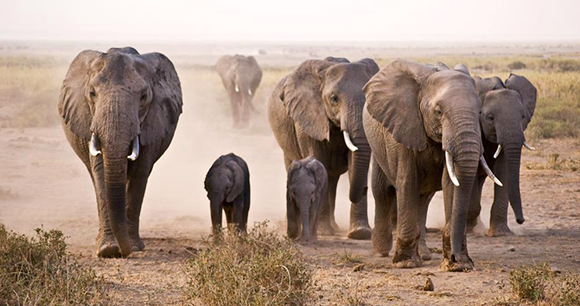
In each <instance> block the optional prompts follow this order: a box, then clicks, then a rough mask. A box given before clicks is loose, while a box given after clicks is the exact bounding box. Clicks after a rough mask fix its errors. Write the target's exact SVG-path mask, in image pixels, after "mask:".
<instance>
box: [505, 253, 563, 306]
mask: <svg viewBox="0 0 580 306" xmlns="http://www.w3.org/2000/svg"><path fill="white" fill-rule="evenodd" d="M551 278H552V270H551V269H550V266H549V265H548V263H542V264H537V265H532V266H520V267H519V268H517V269H514V270H512V271H511V272H510V276H509V282H510V284H511V285H512V291H513V292H514V293H515V295H516V296H517V297H518V299H520V300H528V301H530V302H532V303H537V302H538V301H541V300H544V299H545V297H546V288H547V287H548V285H549V282H550V281H551Z"/></svg>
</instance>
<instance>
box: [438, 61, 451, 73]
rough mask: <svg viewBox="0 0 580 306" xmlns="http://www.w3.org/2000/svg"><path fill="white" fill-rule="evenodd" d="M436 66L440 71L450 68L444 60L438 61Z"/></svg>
mask: <svg viewBox="0 0 580 306" xmlns="http://www.w3.org/2000/svg"><path fill="white" fill-rule="evenodd" d="M436 67H437V69H439V71H443V70H450V69H449V67H447V65H445V63H444V62H437V65H436Z"/></svg>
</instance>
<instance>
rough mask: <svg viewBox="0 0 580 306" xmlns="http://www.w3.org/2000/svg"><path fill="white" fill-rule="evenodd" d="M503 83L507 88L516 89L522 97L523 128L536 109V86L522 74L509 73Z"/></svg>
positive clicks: (526, 125)
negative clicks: (523, 110)
mask: <svg viewBox="0 0 580 306" xmlns="http://www.w3.org/2000/svg"><path fill="white" fill-rule="evenodd" d="M505 85H506V87H507V88H508V89H512V90H515V91H517V92H518V93H519V94H520V96H521V97H522V102H523V103H524V106H525V116H526V120H525V121H524V130H525V129H526V128H527V127H528V124H529V123H530V121H531V120H532V116H533V115H534V110H535V109H536V99H537V95H538V91H537V90H536V87H534V85H532V83H531V82H530V81H528V79H526V78H525V77H523V76H519V75H515V74H510V76H509V77H508V78H507V80H505Z"/></svg>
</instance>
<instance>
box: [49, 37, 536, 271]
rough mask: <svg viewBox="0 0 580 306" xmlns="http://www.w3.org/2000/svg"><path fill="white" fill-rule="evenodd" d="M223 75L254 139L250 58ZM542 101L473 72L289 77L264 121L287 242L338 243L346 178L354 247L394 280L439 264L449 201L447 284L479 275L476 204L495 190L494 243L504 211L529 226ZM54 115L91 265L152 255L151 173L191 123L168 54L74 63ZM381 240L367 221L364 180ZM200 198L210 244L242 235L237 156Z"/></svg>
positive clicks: (242, 170)
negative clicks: (213, 236)
mask: <svg viewBox="0 0 580 306" xmlns="http://www.w3.org/2000/svg"><path fill="white" fill-rule="evenodd" d="M216 71H217V72H218V74H219V76H220V77H221V79H222V82H223V85H224V87H225V89H226V91H227V92H228V95H229V98H230V101H231V105H232V115H233V125H234V127H246V126H248V125H249V118H250V112H251V111H252V110H254V106H253V104H252V99H253V96H254V94H255V92H256V90H257V88H258V86H259V83H260V81H261V78H262V70H261V69H260V67H259V66H258V63H257V61H256V60H255V58H253V57H251V56H248V57H245V56H241V55H235V56H224V57H222V58H220V59H219V61H218V62H217V64H216ZM535 104H536V88H535V87H534V86H533V85H532V84H531V83H530V82H529V81H528V80H527V79H526V78H525V77H522V76H518V75H514V74H512V75H510V76H509V77H508V78H507V79H506V80H505V81H502V80H501V79H499V78H498V77H492V78H485V79H482V78H480V77H472V76H471V75H470V73H469V71H468V69H467V67H465V66H464V65H461V64H459V65H457V66H456V67H454V69H450V68H448V67H447V66H445V64H443V63H438V64H437V65H426V64H420V63H416V62H412V61H407V60H402V59H398V60H394V61H392V62H391V63H389V64H388V65H386V66H385V67H383V68H382V69H380V68H379V66H378V65H377V63H376V62H375V61H374V60H372V59H368V58H366V59H362V60H360V61H357V62H350V61H349V60H347V59H345V58H335V57H327V58H326V59H323V60H307V61H305V62H303V63H302V64H300V65H299V66H298V67H297V68H296V69H294V70H293V71H292V72H291V73H289V74H288V75H286V76H285V77H283V78H282V79H281V80H280V81H279V82H278V83H277V84H276V86H275V87H274V89H273V90H272V92H271V93H270V96H269V98H268V105H267V116H268V119H269V122H270V126H271V128H272V131H273V134H274V136H275V138H276V141H277V142H278V144H279V146H280V148H281V149H282V151H283V155H284V164H285V167H286V170H287V175H288V176H287V178H288V181H287V219H288V236H289V238H299V237H300V241H301V242H305V243H312V242H314V241H316V237H317V235H318V234H323V235H333V234H336V233H337V231H338V230H339V228H338V225H337V224H336V221H335V219H334V210H335V202H336V190H337V183H338V179H339V177H340V176H341V175H342V174H344V173H345V172H348V177H349V183H350V190H349V196H348V197H349V200H350V202H351V206H350V225H349V229H348V232H347V236H348V237H349V238H351V239H371V240H372V245H373V248H374V250H375V252H377V253H378V254H380V255H381V256H388V255H389V253H390V251H391V248H392V244H393V229H396V237H397V240H396V243H395V249H394V253H393V256H392V263H393V266H395V267H400V268H412V267H418V266H420V265H421V263H422V261H424V260H430V259H431V253H430V251H429V248H428V247H427V245H426V243H425V222H426V216H427V209H428V205H429V202H430V201H431V199H432V198H433V195H434V194H435V192H437V191H439V190H442V191H443V199H444V204H445V205H444V206H445V227H444V229H443V256H444V258H443V262H442V263H441V268H442V269H443V270H447V271H463V270H469V269H472V268H473V261H472V260H471V258H470V257H469V253H468V249H467V242H466V233H467V231H468V230H469V229H470V228H472V227H473V226H475V224H476V223H477V220H478V217H479V213H480V211H481V205H480V201H481V193H482V187H483V183H484V181H485V179H486V177H487V176H489V177H490V178H492V180H493V181H494V183H495V186H494V188H495V189H494V200H493V206H492V212H491V220H490V228H489V232H488V235H490V236H499V235H506V234H510V233H511V231H510V229H509V227H508V225H507V213H508V203H509V204H511V207H512V209H513V211H514V214H515V217H516V221H517V222H518V223H520V224H521V223H523V222H524V217H523V212H522V203H521V202H522V201H521V195H520V190H519V168H520V159H521V150H522V146H523V147H526V148H528V149H531V150H533V148H532V147H531V146H530V145H529V144H527V142H526V140H525V136H524V130H525V129H526V127H527V125H528V124H529V122H530V120H531V118H532V116H533V113H534V108H535ZM58 111H59V114H60V117H61V119H62V125H63V128H64V131H65V135H66V137H67V140H68V141H69V143H70V144H71V146H72V148H73V150H74V151H75V153H76V154H77V155H78V157H79V158H80V159H81V160H82V161H83V163H84V164H85V166H86V167H87V169H88V171H89V174H90V176H91V179H92V180H93V184H94V187H95V193H96V198H97V204H98V211H99V221H100V222H99V234H98V235H97V239H96V249H97V250H96V254H97V256H100V257H119V256H127V255H129V254H130V253H131V252H135V251H140V250H143V248H144V244H143V242H142V241H141V239H140V237H139V215H140V211H141V205H142V202H143V196H144V192H145V188H146V184H147V179H148V177H149V175H150V173H151V170H152V168H153V164H154V163H155V162H156V161H157V160H158V159H159V158H160V157H161V155H162V154H163V153H164V152H165V150H166V149H167V148H168V146H169V144H170V142H171V140H172V138H173V135H174V132H175V129H176V126H177V122H178V119H179V115H180V113H181V111H182V94H181V84H180V81H179V78H178V76H177V73H176V71H175V68H174V66H173V64H172V63H171V61H170V60H169V59H168V58H167V57H165V56H164V55H162V54H160V53H148V54H139V53H138V52H137V51H136V50H135V49H133V48H130V47H126V48H121V49H119V48H112V49H109V50H108V51H107V52H105V53H101V52H97V51H83V52H81V53H80V54H79V55H78V56H77V57H76V58H75V59H74V60H73V62H72V63H71V65H70V68H69V71H68V73H67V75H66V77H65V80H64V81H63V85H62V88H61V93H60V98H59V104H58ZM370 164H372V173H371V188H372V191H373V192H372V193H373V196H374V198H375V207H376V212H375V226H374V229H371V227H370V225H369V222H368V216H367V190H368V181H367V180H368V176H369V175H368V172H369V168H370ZM205 188H206V190H207V192H208V198H209V200H210V210H211V219H212V226H213V228H214V232H219V230H221V226H222V225H221V223H222V210H224V211H225V214H226V219H227V222H228V223H235V224H236V225H237V228H238V229H239V230H241V231H245V229H246V223H247V218H248V212H249V208H250V184H249V170H248V165H246V163H245V161H244V160H243V159H241V158H240V157H238V156H236V155H235V154H228V155H223V156H221V157H219V158H218V159H217V160H216V161H215V162H214V164H213V165H212V166H211V168H210V170H209V172H208V174H207V176H206V179H205Z"/></svg>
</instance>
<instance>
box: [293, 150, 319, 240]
mask: <svg viewBox="0 0 580 306" xmlns="http://www.w3.org/2000/svg"><path fill="white" fill-rule="evenodd" d="M327 176H328V174H327V173H326V169H324V165H322V163H320V162H319V161H318V160H316V159H315V158H314V157H312V156H310V157H308V158H305V159H302V160H299V161H293V162H292V164H291V165H290V169H289V170H288V183H287V187H286V216H287V218H288V237H289V238H291V239H296V238H298V235H300V242H301V243H304V244H311V243H312V242H316V240H317V233H316V230H317V228H318V215H319V213H320V209H321V208H322V205H323V203H324V200H325V198H326V189H327V186H328V177H327Z"/></svg>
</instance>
